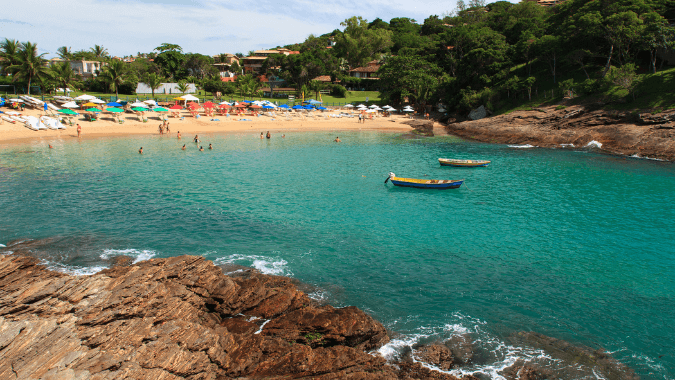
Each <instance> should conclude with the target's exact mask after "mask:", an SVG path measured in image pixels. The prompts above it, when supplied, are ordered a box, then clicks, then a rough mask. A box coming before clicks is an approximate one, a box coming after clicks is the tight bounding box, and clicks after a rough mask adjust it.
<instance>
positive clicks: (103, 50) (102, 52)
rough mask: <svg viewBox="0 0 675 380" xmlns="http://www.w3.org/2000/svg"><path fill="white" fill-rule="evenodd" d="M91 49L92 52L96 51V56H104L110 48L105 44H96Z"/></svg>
mask: <svg viewBox="0 0 675 380" xmlns="http://www.w3.org/2000/svg"><path fill="white" fill-rule="evenodd" d="M90 50H91V52H92V53H94V57H96V58H103V57H107V56H108V49H106V48H104V47H103V46H100V45H94V47H93V48H91V49H90Z"/></svg>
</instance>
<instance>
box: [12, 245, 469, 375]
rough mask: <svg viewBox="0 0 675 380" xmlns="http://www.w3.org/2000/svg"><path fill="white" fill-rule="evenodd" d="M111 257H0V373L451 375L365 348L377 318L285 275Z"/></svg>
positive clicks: (379, 338)
mask: <svg viewBox="0 0 675 380" xmlns="http://www.w3.org/2000/svg"><path fill="white" fill-rule="evenodd" d="M118 264H119V265H118V266H114V267H112V268H111V269H107V270H104V271H102V272H99V273H97V274H95V275H92V276H69V275H66V274H63V273H58V272H53V271H49V270H47V269H45V268H44V267H43V266H41V265H38V264H37V260H35V259H33V258H30V257H20V256H15V255H10V256H6V255H0V357H2V360H1V361H0V378H2V379H45V380H46V379H101V380H102V379H243V378H246V379H263V378H265V379H280V378H284V379H289V378H291V379H310V378H311V379H413V378H415V379H447V380H449V379H455V377H453V376H450V375H448V374H444V373H441V372H437V371H432V370H430V369H428V368H425V367H423V366H421V365H420V364H419V363H414V364H413V363H401V365H399V366H394V365H390V364H387V363H386V361H385V360H384V359H383V358H381V357H379V356H377V355H371V354H369V353H367V351H368V350H372V349H374V348H377V347H380V346H381V345H382V344H384V343H386V342H387V341H388V339H389V338H388V336H387V333H386V331H385V329H384V327H383V326H382V325H381V324H380V323H378V322H377V321H375V320H373V319H372V318H371V317H369V316H368V315H367V314H365V313H364V312H363V311H361V310H359V309H357V308H354V307H346V308H340V309H336V308H333V307H331V306H318V305H315V304H314V303H313V302H312V301H311V300H310V299H309V298H308V297H307V296H306V295H305V294H304V293H302V292H300V291H298V290H297V288H296V287H295V286H294V285H293V284H292V282H291V280H289V279H287V278H283V277H275V276H266V275H261V274H258V273H256V272H255V271H252V270H248V271H237V276H236V277H232V276H227V275H225V274H224V273H223V271H222V270H221V269H220V268H218V267H216V266H215V265H213V263H211V262H209V261H207V260H205V259H203V258H202V257H194V256H181V257H173V258H167V259H153V260H149V261H144V262H141V263H138V264H130V263H129V261H128V260H119V262H118ZM445 354H447V353H445ZM427 355H431V356H433V357H436V356H437V357H438V358H440V359H442V360H445V359H447V358H446V357H445V356H444V353H443V352H440V351H439V352H438V353H435V352H434V351H429V353H428V354H427ZM466 378H467V379H470V378H472V377H470V376H469V377H466Z"/></svg>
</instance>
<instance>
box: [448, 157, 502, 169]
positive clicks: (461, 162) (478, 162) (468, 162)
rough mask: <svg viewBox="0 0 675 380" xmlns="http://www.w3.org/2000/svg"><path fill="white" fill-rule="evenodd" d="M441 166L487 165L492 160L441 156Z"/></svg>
mask: <svg viewBox="0 0 675 380" xmlns="http://www.w3.org/2000/svg"><path fill="white" fill-rule="evenodd" d="M438 162H439V163H440V164H441V166H457V167H467V168H474V167H478V166H487V165H488V164H489V163H490V162H491V161H488V160H457V159H454V158H439V159H438Z"/></svg>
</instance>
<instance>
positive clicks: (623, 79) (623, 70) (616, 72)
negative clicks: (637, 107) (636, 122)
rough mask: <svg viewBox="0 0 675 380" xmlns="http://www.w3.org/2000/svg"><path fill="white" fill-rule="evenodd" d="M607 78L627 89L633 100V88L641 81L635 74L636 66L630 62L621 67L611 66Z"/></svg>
mask: <svg viewBox="0 0 675 380" xmlns="http://www.w3.org/2000/svg"><path fill="white" fill-rule="evenodd" d="M607 79H609V81H610V82H612V83H614V84H615V85H617V86H619V87H621V88H623V89H624V90H626V91H628V94H629V95H632V96H633V100H635V90H636V88H637V87H638V86H639V85H640V83H641V82H642V81H641V78H640V76H639V75H638V74H637V66H635V65H634V64H632V63H627V64H625V65H623V66H621V67H612V69H611V70H610V71H609V74H608V75H607Z"/></svg>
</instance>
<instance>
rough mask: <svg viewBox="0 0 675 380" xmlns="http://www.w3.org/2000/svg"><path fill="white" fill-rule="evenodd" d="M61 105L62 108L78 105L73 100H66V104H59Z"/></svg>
mask: <svg viewBox="0 0 675 380" xmlns="http://www.w3.org/2000/svg"><path fill="white" fill-rule="evenodd" d="M61 107H63V108H77V107H79V106H78V105H77V103H75V102H68V103H66V104H63V105H61Z"/></svg>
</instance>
